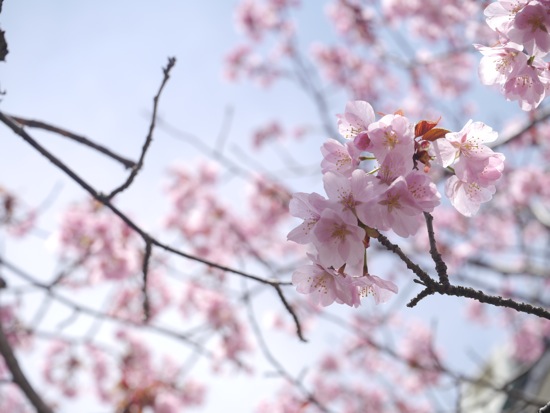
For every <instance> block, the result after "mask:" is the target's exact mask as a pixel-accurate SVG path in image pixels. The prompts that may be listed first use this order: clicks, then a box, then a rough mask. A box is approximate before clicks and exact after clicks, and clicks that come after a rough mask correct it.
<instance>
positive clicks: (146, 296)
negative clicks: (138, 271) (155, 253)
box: [142, 241, 152, 322]
mask: <svg viewBox="0 0 550 413" xmlns="http://www.w3.org/2000/svg"><path fill="white" fill-rule="evenodd" d="M151 247H152V246H151V242H150V241H147V242H146V243H145V254H144V255H143V286H142V293H143V319H144V321H145V322H147V321H149V318H150V316H151V305H150V303H149V294H148V291H147V288H148V285H147V284H148V283H147V281H148V278H149V261H150V260H151V249H152V248H151Z"/></svg>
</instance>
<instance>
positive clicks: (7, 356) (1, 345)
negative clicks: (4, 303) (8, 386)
mask: <svg viewBox="0 0 550 413" xmlns="http://www.w3.org/2000/svg"><path fill="white" fill-rule="evenodd" d="M0 354H2V357H3V358H4V361H5V363H6V366H7V367H8V369H9V371H10V373H11V375H12V381H13V382H14V383H15V384H17V385H18V386H19V388H20V389H21V391H22V392H23V393H24V394H25V396H26V397H27V399H28V400H29V402H31V404H32V405H33V406H34V407H35V409H36V411H37V412H38V413H53V410H52V409H51V408H50V407H49V406H48V405H47V404H46V403H45V402H44V400H42V398H41V397H40V396H39V395H38V393H36V391H35V390H34V388H33V387H32V385H31V384H30V383H29V381H28V380H27V377H26V376H25V373H23V371H22V370H21V367H20V366H19V362H18V361H17V359H16V358H15V354H14V353H13V349H12V348H11V346H10V343H9V342H8V338H7V337H6V334H5V333H4V328H3V326H2V324H1V323H0Z"/></svg>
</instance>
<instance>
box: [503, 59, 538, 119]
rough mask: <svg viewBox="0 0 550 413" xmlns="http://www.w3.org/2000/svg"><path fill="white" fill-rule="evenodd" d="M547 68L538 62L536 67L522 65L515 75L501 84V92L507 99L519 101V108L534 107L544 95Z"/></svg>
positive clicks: (529, 108) (530, 108)
mask: <svg viewBox="0 0 550 413" xmlns="http://www.w3.org/2000/svg"><path fill="white" fill-rule="evenodd" d="M547 72H548V69H547V67H546V65H544V64H542V63H540V64H539V65H538V67H535V66H533V65H528V66H525V67H523V69H522V70H520V71H519V72H518V73H517V74H516V76H514V77H511V78H509V79H508V80H507V81H506V83H505V84H504V85H503V88H502V90H503V93H504V96H505V97H506V99H508V100H517V101H519V104H520V107H521V109H523V110H525V111H530V110H533V109H535V108H536V107H537V106H538V105H539V104H540V103H541V102H542V100H543V99H544V97H545V96H546V89H547V85H548V83H549V82H548V74H547Z"/></svg>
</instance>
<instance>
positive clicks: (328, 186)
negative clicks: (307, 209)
mask: <svg viewBox="0 0 550 413" xmlns="http://www.w3.org/2000/svg"><path fill="white" fill-rule="evenodd" d="M376 181H377V180H376V178H375V177H374V176H372V175H369V174H367V173H366V172H365V171H363V170H362V169H356V170H355V171H353V174H352V175H351V177H350V178H347V177H345V176H344V175H341V174H338V173H336V172H327V173H326V174H324V175H323V183H324V185H325V191H326V193H327V195H328V198H329V201H331V202H333V203H334V204H336V205H340V206H339V207H333V208H334V209H337V208H341V209H340V210H341V211H342V212H345V211H350V212H353V213H355V207H356V206H357V204H358V203H360V202H361V201H359V199H366V198H368V197H369V196H370V194H371V193H372V187H373V186H374V185H376V184H377V182H376Z"/></svg>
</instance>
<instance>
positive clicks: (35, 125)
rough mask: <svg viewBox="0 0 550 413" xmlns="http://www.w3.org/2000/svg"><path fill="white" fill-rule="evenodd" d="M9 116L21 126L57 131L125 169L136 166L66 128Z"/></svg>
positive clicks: (132, 162)
mask: <svg viewBox="0 0 550 413" xmlns="http://www.w3.org/2000/svg"><path fill="white" fill-rule="evenodd" d="M9 117H10V118H11V119H13V120H14V121H16V122H17V123H19V124H20V125H22V126H28V127H29V128H38V129H43V130H47V131H49V132H53V133H57V134H58V135H61V136H64V137H66V138H69V139H72V140H74V141H76V142H78V143H81V144H83V145H85V146H88V147H90V148H92V149H95V150H96V151H98V152H101V153H102V154H104V155H107V156H108V157H110V158H112V159H114V160H115V161H118V162H120V163H121V164H122V165H123V166H124V167H125V168H126V169H130V168H134V167H135V166H136V163H135V162H134V161H132V160H130V159H126V158H123V157H122V156H120V155H118V154H116V153H114V152H113V151H111V150H110V149H108V148H106V147H104V146H102V145H99V144H97V143H95V142H92V141H91V140H89V139H88V138H85V137H84V136H81V135H77V134H76V133H72V132H69V131H68V130H66V129H62V128H60V127H58V126H53V125H51V124H49V123H46V122H42V121H39V120H32V119H26V118H22V117H20V116H12V115H9Z"/></svg>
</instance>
